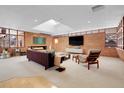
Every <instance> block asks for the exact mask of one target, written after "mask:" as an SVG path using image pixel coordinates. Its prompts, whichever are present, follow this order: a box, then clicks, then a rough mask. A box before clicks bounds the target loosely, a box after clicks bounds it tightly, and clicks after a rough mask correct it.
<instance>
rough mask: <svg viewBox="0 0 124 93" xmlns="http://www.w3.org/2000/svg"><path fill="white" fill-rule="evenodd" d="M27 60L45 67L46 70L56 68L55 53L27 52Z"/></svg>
mask: <svg viewBox="0 0 124 93" xmlns="http://www.w3.org/2000/svg"><path fill="white" fill-rule="evenodd" d="M27 58H28V60H29V61H34V62H36V63H38V64H41V65H42V66H44V67H45V70H46V69H48V68H50V67H53V66H54V53H52V52H40V51H36V50H27Z"/></svg>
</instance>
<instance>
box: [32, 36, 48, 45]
mask: <svg viewBox="0 0 124 93" xmlns="http://www.w3.org/2000/svg"><path fill="white" fill-rule="evenodd" d="M33 44H46V38H44V37H33Z"/></svg>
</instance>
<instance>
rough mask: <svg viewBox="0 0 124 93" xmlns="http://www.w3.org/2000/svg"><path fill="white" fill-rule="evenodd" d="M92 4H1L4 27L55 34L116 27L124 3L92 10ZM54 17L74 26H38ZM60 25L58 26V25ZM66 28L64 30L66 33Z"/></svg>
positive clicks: (1, 23)
mask: <svg viewBox="0 0 124 93" xmlns="http://www.w3.org/2000/svg"><path fill="white" fill-rule="evenodd" d="M91 7H93V6H92V5H68V6H64V5H63V6H60V5H53V6H50V5H25V6H24V5H20V6H19V5H16V6H14V5H11V6H4V5H1V6H0V27H7V28H14V29H20V30H25V31H31V32H36V33H49V34H52V35H56V34H64V33H70V32H76V31H87V30H94V29H98V28H107V27H115V26H117V25H118V23H119V21H120V20H121V18H122V16H123V15H124V5H113V6H110V5H105V6H104V8H102V9H99V10H97V11H92V9H91ZM50 19H54V20H55V21H57V22H59V23H61V25H63V26H65V27H68V28H70V29H72V30H68V31H67V30H65V29H63V27H61V26H60V27H58V28H57V29H59V30H57V29H54V30H49V31H48V30H44V31H42V30H43V29H41V31H39V30H34V28H35V27H37V26H38V25H40V24H42V23H44V22H47V21H48V20H50ZM56 27H57V26H56ZM62 32H63V33H62Z"/></svg>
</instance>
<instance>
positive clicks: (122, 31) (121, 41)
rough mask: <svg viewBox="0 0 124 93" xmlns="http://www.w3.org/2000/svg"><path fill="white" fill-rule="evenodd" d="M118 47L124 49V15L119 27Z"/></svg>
mask: <svg viewBox="0 0 124 93" xmlns="http://www.w3.org/2000/svg"><path fill="white" fill-rule="evenodd" d="M117 38H118V39H117V47H118V48H119V49H123V50H124V17H123V18H122V20H121V22H120V23H119V26H118V29H117Z"/></svg>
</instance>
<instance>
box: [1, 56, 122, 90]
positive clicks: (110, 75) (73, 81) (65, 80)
mask: <svg viewBox="0 0 124 93" xmlns="http://www.w3.org/2000/svg"><path fill="white" fill-rule="evenodd" d="M99 60H100V68H99V69H97V68H96V65H92V66H91V69H90V70H88V69H87V64H82V63H80V64H77V63H75V62H73V61H72V60H67V61H65V62H63V64H62V66H64V67H66V70H65V71H64V72H57V71H55V70H54V68H51V69H48V70H44V67H42V66H41V65H39V64H36V63H35V62H32V61H30V62H28V61H27V59H26V57H25V56H22V57H15V58H10V59H4V60H0V80H1V81H2V80H7V79H10V78H12V77H24V76H32V77H33V76H43V77H45V78H46V79H48V80H49V81H50V82H52V83H53V84H55V85H56V86H57V87H79V88H80V87H89V88H90V87H106V88H107V87H124V62H123V61H121V60H120V59H118V58H111V57H100V58H99Z"/></svg>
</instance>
